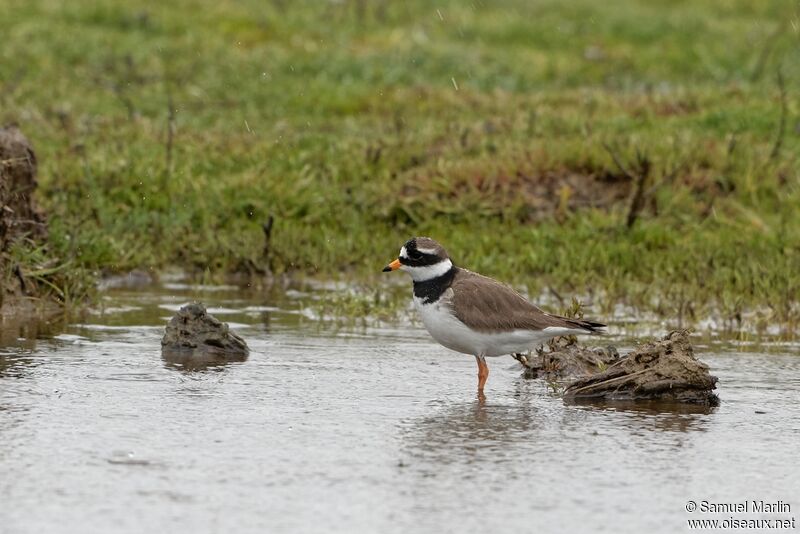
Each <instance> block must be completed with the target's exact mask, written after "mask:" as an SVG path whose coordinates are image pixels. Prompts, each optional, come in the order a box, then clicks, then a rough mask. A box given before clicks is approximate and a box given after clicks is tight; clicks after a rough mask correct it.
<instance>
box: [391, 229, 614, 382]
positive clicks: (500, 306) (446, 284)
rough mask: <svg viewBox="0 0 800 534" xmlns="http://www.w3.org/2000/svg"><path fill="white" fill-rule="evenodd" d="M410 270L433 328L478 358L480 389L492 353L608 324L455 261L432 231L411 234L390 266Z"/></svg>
mask: <svg viewBox="0 0 800 534" xmlns="http://www.w3.org/2000/svg"><path fill="white" fill-rule="evenodd" d="M398 269H399V270H401V271H405V272H407V273H408V274H410V275H411V279H412V280H413V281H414V305H415V307H416V308H417V310H418V311H419V314H420V316H421V317H422V322H423V323H424V324H425V328H427V330H428V332H429V333H430V334H431V336H433V339H435V340H436V341H437V342H439V343H440V344H442V345H444V346H445V347H447V348H448V349H452V350H454V351H457V352H463V353H465V354H472V355H473V356H475V360H476V361H477V362H478V395H479V396H480V397H483V387H484V385H485V384H486V379H487V378H488V377H489V367H488V366H487V365H486V358H487V357H492V356H502V355H504V354H514V353H521V352H526V351H529V350H531V349H533V348H535V347H537V346H539V345H541V344H542V343H544V342H545V341H547V340H549V339H551V338H553V337H556V336H563V335H574V334H591V333H596V332H598V331H599V329H601V328H603V327H605V325H604V324H601V323H597V322H594V321H585V320H581V319H569V318H567V317H560V316H558V315H552V314H549V313H546V312H544V311H543V310H541V309H539V308H537V307H536V306H534V305H533V304H531V303H530V302H529V301H528V300H527V299H525V297H523V296H522V295H520V294H519V293H517V292H516V291H514V290H513V289H511V288H510V287H508V286H506V285H504V284H501V283H500V282H498V281H497V280H494V279H492V278H489V277H487V276H482V275H480V274H478V273H473V272H472V271H468V270H467V269H462V268H460V267H456V266H455V265H453V262H452V261H451V260H450V257H449V256H448V255H447V251H445V249H444V247H442V246H441V245H440V244H439V243H437V242H436V241H434V240H433V239H431V238H429V237H414V238H412V239H409V240H408V242H406V244H405V245H403V247H402V248H401V249H400V256H399V257H398V258H397V259H396V260H394V261H393V262H391V263H390V264H389V265H387V266H386V267H384V268H383V271H384V272H388V271H396V270H398Z"/></svg>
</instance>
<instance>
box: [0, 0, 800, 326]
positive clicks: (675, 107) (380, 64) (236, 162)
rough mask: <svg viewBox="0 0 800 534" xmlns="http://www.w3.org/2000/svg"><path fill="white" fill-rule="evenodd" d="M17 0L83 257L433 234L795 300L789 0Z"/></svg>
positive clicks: (43, 118) (719, 298)
mask: <svg viewBox="0 0 800 534" xmlns="http://www.w3.org/2000/svg"><path fill="white" fill-rule="evenodd" d="M3 4H4V8H3V11H4V14H3V19H4V20H3V27H4V33H3V37H2V48H0V54H1V55H2V61H0V122H2V123H10V122H15V123H17V124H18V125H19V126H20V128H21V129H22V130H23V131H24V132H25V134H26V135H27V136H28V137H29V138H30V139H31V141H32V143H33V145H34V147H35V148H36V150H37V154H38V159H39V162H40V182H41V189H40V191H39V195H40V202H41V203H42V204H43V205H44V207H45V208H46V209H47V211H48V212H49V218H50V237H49V239H50V242H49V243H48V250H49V254H50V256H53V257H56V258H58V259H59V262H61V264H62V265H68V266H69V268H68V269H66V272H69V271H73V272H75V273H78V272H79V271H80V272H83V273H86V272H90V273H91V272H93V273H96V274H97V275H105V274H110V273H114V272H125V271H128V270H131V269H136V268H145V269H150V270H152V271H156V272H157V271H158V270H160V269H163V268H165V267H168V266H178V267H180V268H183V269H186V270H188V271H189V272H192V273H205V276H211V277H220V276H224V275H225V274H227V273H245V274H246V275H249V276H252V277H254V278H259V277H263V276H264V273H266V272H268V271H271V272H275V273H283V272H293V273H308V274H313V275H318V276H323V277H335V278H339V279H345V280H365V279H368V278H367V277H369V276H371V275H372V273H377V271H379V270H380V268H381V267H382V266H383V265H384V264H385V263H386V262H387V261H388V260H390V259H392V257H393V255H394V254H396V251H397V249H398V248H399V246H400V245H401V244H402V243H403V242H404V241H405V240H406V239H407V238H408V237H410V236H412V235H430V236H431V237H434V238H436V239H438V240H440V241H441V242H443V243H444V244H445V245H446V246H447V248H448V250H449V251H450V253H451V256H452V257H453V258H454V261H455V262H456V264H458V265H461V266H465V267H469V268H471V269H473V270H479V271H481V272H484V273H486V274H489V275H494V276H497V277H500V278H502V279H504V280H507V281H509V282H513V283H515V284H518V285H522V286H527V289H528V290H529V291H531V292H532V293H533V294H534V295H535V294H541V293H542V292H543V291H549V292H550V293H551V294H556V295H564V296H565V297H566V296H567V295H570V294H579V295H584V296H590V297H592V299H593V301H594V302H596V303H598V304H599V305H600V306H601V307H602V308H603V309H606V310H610V309H612V308H613V306H614V305H615V304H619V303H627V304H631V305H634V306H637V307H639V308H642V309H650V310H652V311H655V312H657V313H660V314H663V315H664V316H673V317H674V316H681V317H688V318H699V317H702V316H705V315H707V314H708V313H716V314H719V315H720V316H721V317H723V318H725V319H726V320H730V321H741V320H742V316H743V315H745V316H746V315H747V314H748V313H758V314H760V316H761V317H765V318H767V319H768V320H770V321H774V322H779V323H780V324H783V325H785V326H787V327H789V328H791V327H793V325H796V324H797V323H798V316H800V309H799V308H798V303H797V300H796V296H797V294H798V289H800V213H798V206H799V205H800V192H799V191H798V189H799V186H800V173H799V172H798V171H799V170H800V168H799V167H798V159H797V152H798V148H799V147H800V142H799V141H800V117H798V98H797V95H798V89H799V88H800V87H799V86H798V82H800V49H799V48H798V44H800V42H799V40H798V39H799V37H800V33H798V32H799V31H800V7H799V6H798V4H797V3H796V2H789V1H778V0H760V1H751V0H726V1H712V0H696V1H689V0H684V1H681V0H625V1H623V0H610V1H608V2H596V1H593V0H570V1H562V0H559V1H550V0H504V1H497V2H488V1H478V0H472V1H470V0H463V1H455V0H441V1H439V2H428V1H422V0H408V1H402V2H401V1H389V0H338V1H324V0H317V1H289V0H273V1H271V2H267V1H255V0H237V1H233V0H227V1H226V0H222V1H213V2H211V1H199V0H176V1H170V2H161V1H142V2H135V3H134V2H128V1H123V0H115V1H104V2H95V1H89V0H74V1H71V2H62V1H60V0H4V2H3ZM270 220H273V221H274V223H273V224H272V228H271V240H270V243H269V247H268V250H266V251H265V232H264V225H265V224H268V221H270ZM15 254H17V255H18V261H20V262H22V263H23V264H25V262H28V263H30V262H34V263H35V262H36V261H40V260H38V259H37V258H39V256H40V255H41V254H40V251H37V252H36V254H30V253H28V252H26V251H24V250H23V251H18V252H15ZM29 268H30V269H31V270H35V269H36V266H35V265H33V266H30V267H29ZM64 272H65V269H60V270H59V273H61V276H63V275H64ZM81 279H85V278H81ZM73 293H76V292H75V291H73Z"/></svg>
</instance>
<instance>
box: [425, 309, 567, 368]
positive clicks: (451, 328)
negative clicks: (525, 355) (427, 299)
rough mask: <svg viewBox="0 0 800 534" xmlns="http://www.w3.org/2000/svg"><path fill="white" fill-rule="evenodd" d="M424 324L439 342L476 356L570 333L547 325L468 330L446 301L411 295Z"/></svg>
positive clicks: (496, 353) (508, 351)
mask: <svg viewBox="0 0 800 534" xmlns="http://www.w3.org/2000/svg"><path fill="white" fill-rule="evenodd" d="M414 306H415V307H416V308H417V310H418V311H419V314H420V317H421V318H422V322H423V324H424V325H425V328H426V329H427V330H428V332H429V333H430V334H431V336H433V339H435V340H436V341H437V342H439V343H440V344H442V345H444V346H445V347H447V348H448V349H451V350H454V351H457V352H463V353H465V354H472V355H475V356H502V355H504V354H511V353H513V352H526V351H529V350H531V349H533V348H535V347H537V346H538V345H541V344H542V343H544V342H545V341H547V340H548V339H551V338H554V337H555V336H560V335H564V334H568V333H570V332H569V331H567V329H565V328H547V329H545V330H543V331H534V330H513V331H510V332H500V333H485V332H477V331H474V330H471V329H470V328H469V327H467V325H465V324H464V323H462V322H461V321H459V320H458V319H456V317H455V315H453V314H452V313H451V312H450V308H449V306H448V305H447V304H444V303H442V302H440V301H437V302H433V303H431V304H423V303H422V299H420V298H417V297H414Z"/></svg>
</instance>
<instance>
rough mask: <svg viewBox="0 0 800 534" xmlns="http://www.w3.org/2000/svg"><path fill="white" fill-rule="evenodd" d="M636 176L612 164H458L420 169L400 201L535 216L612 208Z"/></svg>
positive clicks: (445, 209)
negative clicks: (614, 169) (447, 169)
mask: <svg viewBox="0 0 800 534" xmlns="http://www.w3.org/2000/svg"><path fill="white" fill-rule="evenodd" d="M632 187H633V183H632V180H631V179H630V178H629V177H627V176H625V175H623V174H621V173H614V172H611V171H609V170H607V169H602V168H592V167H590V166H585V167H566V166H563V167H557V168H551V169H533V168H529V166H527V165H525V164H523V165H520V166H519V167H518V168H511V169H509V168H503V167H499V168H494V169H488V170H487V169H485V168H475V167H472V168H463V167H461V168H456V169H453V171H452V172H445V171H436V172H435V173H434V174H433V175H431V174H427V173H422V172H417V173H414V174H413V175H412V176H410V177H409V178H408V179H407V180H406V182H405V184H404V186H403V187H402V189H401V191H400V198H399V199H398V202H399V203H401V204H402V205H404V206H412V207H414V206H415V205H416V207H418V208H419V209H424V210H425V211H426V212H428V213H430V212H431V211H433V212H434V213H438V214H453V213H479V214H481V215H484V216H486V215H498V216H508V215H509V214H514V216H515V217H517V218H519V219H522V220H526V221H531V220H541V219H545V218H550V217H553V216H556V217H557V216H559V215H565V214H567V213H568V212H573V211H577V210H581V209H586V208H595V209H610V208H611V207H612V206H614V205H616V204H618V203H620V202H625V201H627V199H628V198H629V197H630V194H631V190H632Z"/></svg>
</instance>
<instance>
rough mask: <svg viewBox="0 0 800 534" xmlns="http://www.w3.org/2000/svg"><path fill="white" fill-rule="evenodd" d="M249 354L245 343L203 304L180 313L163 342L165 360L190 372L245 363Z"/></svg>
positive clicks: (189, 305)
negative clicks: (231, 363)
mask: <svg viewBox="0 0 800 534" xmlns="http://www.w3.org/2000/svg"><path fill="white" fill-rule="evenodd" d="M249 353H250V349H249V348H248V347H247V343H245V341H244V339H242V338H241V337H240V336H238V335H237V334H235V333H234V332H232V331H231V330H230V328H229V327H228V324H227V323H223V322H222V321H220V320H218V319H217V318H216V317H214V316H212V315H209V314H208V312H207V311H206V308H205V306H204V305H203V304H202V303H200V302H193V303H191V304H187V305H186V306H183V307H182V308H181V309H180V310H178V312H177V313H176V314H175V316H174V317H173V318H172V319H170V321H169V323H168V324H167V328H166V331H165V332H164V337H163V338H162V339H161V355H162V357H163V358H164V360H165V361H167V362H168V363H170V364H173V365H176V366H179V367H181V368H184V369H189V370H194V369H203V368H206V367H210V366H216V365H224V364H226V363H229V362H237V361H245V360H246V359H247V356H248V354H249Z"/></svg>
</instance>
